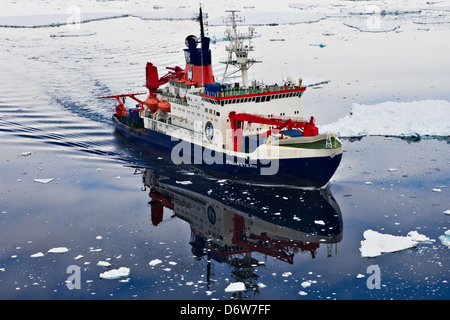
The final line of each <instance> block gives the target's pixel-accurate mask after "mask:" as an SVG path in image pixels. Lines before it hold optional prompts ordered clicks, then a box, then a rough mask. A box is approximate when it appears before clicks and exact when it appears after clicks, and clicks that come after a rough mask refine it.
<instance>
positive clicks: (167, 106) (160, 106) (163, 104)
mask: <svg viewBox="0 0 450 320" xmlns="http://www.w3.org/2000/svg"><path fill="white" fill-rule="evenodd" d="M158 109H159V110H161V111H165V112H170V103H168V102H166V101H160V102H159V103H158Z"/></svg>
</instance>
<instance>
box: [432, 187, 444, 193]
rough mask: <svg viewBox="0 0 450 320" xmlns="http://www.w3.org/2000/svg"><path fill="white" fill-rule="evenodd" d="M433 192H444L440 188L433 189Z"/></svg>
mask: <svg viewBox="0 0 450 320" xmlns="http://www.w3.org/2000/svg"><path fill="white" fill-rule="evenodd" d="M431 191H434V192H441V191H442V190H441V189H439V188H433V189H431Z"/></svg>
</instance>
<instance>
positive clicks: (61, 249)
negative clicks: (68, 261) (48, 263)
mask: <svg viewBox="0 0 450 320" xmlns="http://www.w3.org/2000/svg"><path fill="white" fill-rule="evenodd" d="M67 251H69V249H67V248H66V247H57V248H52V249H50V250H48V253H66V252H67Z"/></svg>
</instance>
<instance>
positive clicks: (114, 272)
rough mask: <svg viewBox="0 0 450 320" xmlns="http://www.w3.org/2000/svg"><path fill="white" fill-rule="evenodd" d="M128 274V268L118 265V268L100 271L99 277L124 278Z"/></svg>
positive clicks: (109, 278)
mask: <svg viewBox="0 0 450 320" xmlns="http://www.w3.org/2000/svg"><path fill="white" fill-rule="evenodd" d="M129 275H130V268H127V267H120V268H118V269H111V270H108V271H105V272H102V273H100V278H101V279H108V280H114V279H120V278H126V277H128V276H129Z"/></svg>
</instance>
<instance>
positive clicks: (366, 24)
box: [344, 19, 400, 32]
mask: <svg viewBox="0 0 450 320" xmlns="http://www.w3.org/2000/svg"><path fill="white" fill-rule="evenodd" d="M344 25H346V26H347V27H351V28H355V29H358V30H359V31H362V32H390V31H394V30H396V29H398V28H400V25H399V23H398V22H397V21H386V20H378V19H368V20H351V21H346V22H344Z"/></svg>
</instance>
